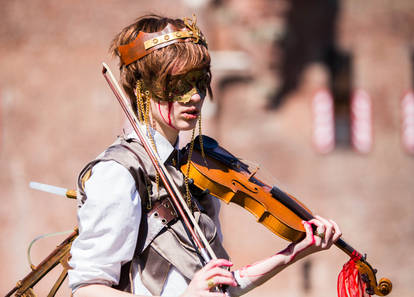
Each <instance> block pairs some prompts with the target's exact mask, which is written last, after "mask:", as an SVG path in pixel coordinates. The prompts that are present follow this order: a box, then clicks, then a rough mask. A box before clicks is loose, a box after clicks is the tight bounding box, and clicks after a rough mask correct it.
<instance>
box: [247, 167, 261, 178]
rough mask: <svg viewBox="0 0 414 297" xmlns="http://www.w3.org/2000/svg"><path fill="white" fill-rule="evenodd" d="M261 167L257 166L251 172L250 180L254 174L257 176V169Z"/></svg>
mask: <svg viewBox="0 0 414 297" xmlns="http://www.w3.org/2000/svg"><path fill="white" fill-rule="evenodd" d="M259 169H260V167H256V168H255V169H254V170H253V171H252V173H250V175H249V180H250V179H251V178H252V177H253V176H255V174H256V173H257V171H259Z"/></svg>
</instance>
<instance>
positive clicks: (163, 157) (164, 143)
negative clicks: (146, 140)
mask: <svg viewBox="0 0 414 297" xmlns="http://www.w3.org/2000/svg"><path fill="white" fill-rule="evenodd" d="M141 131H146V133H145V134H146V135H148V132H147V128H146V126H144V125H141ZM150 132H151V135H152V138H153V139H154V143H155V146H156V148H157V152H158V156H159V158H160V161H161V162H162V163H163V164H164V163H165V162H166V161H167V160H168V159H169V158H170V156H171V154H172V153H173V152H174V149H176V150H178V143H179V141H178V140H179V139H178V138H177V141H176V143H175V145H174V146H172V145H171V143H170V142H169V141H168V140H167V139H166V138H165V137H164V136H162V135H161V134H160V133H159V132H158V131H157V130H155V129H153V128H151V127H150ZM125 139H126V140H128V139H137V140H138V141H139V138H138V135H137V134H136V133H135V131H132V132H130V133H128V134H127V135H125Z"/></svg>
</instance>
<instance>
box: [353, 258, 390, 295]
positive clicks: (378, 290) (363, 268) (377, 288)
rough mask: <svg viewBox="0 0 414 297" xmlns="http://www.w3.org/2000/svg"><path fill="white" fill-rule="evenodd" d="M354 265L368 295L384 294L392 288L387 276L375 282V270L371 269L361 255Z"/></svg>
mask: <svg viewBox="0 0 414 297" xmlns="http://www.w3.org/2000/svg"><path fill="white" fill-rule="evenodd" d="M356 267H357V269H358V271H359V275H360V277H361V280H362V282H364V283H365V286H366V288H365V290H366V292H367V293H368V294H369V295H374V294H375V295H378V296H386V295H388V294H389V293H390V292H391V290H392V283H391V281H390V280H389V279H388V278H381V279H380V280H379V282H378V283H377V278H376V276H375V275H376V273H377V270H376V269H373V268H372V267H371V265H370V264H369V263H368V262H367V261H366V258H365V257H363V258H361V259H360V260H358V261H357V262H356Z"/></svg>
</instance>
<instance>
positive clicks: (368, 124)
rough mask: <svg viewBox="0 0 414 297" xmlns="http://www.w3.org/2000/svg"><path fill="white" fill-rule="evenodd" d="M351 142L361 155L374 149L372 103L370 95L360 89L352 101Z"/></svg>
mask: <svg viewBox="0 0 414 297" xmlns="http://www.w3.org/2000/svg"><path fill="white" fill-rule="evenodd" d="M351 142H352V146H353V148H354V149H355V150H356V151H357V152H360V153H369V152H370V151H371V149H372V143H373V137H372V103H371V97H370V96H369V94H368V93H367V92H366V91H364V90H362V89H358V90H356V91H355V92H354V95H353V96H352V99H351Z"/></svg>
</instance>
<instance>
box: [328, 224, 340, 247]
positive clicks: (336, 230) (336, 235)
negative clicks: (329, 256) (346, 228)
mask: <svg viewBox="0 0 414 297" xmlns="http://www.w3.org/2000/svg"><path fill="white" fill-rule="evenodd" d="M329 221H330V222H331V223H332V225H333V227H334V235H333V238H332V240H333V242H336V241H337V240H338V239H339V238H340V237H341V236H342V231H341V229H340V228H339V226H338V224H337V223H336V222H335V221H333V220H329Z"/></svg>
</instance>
